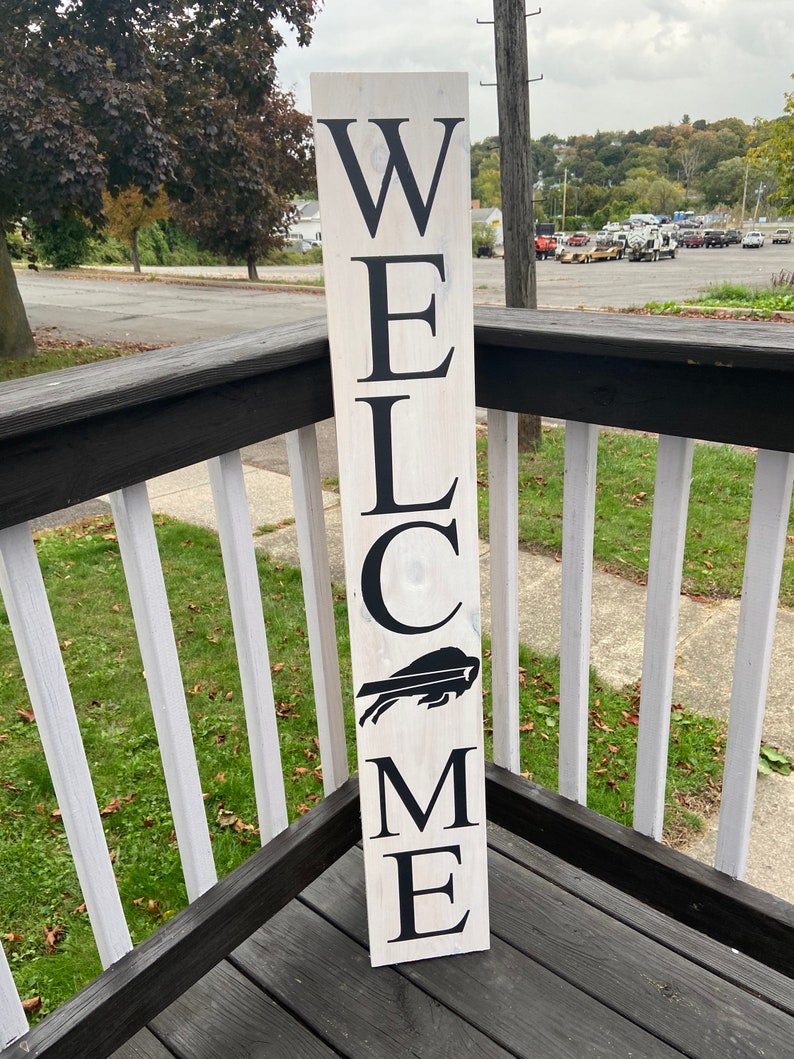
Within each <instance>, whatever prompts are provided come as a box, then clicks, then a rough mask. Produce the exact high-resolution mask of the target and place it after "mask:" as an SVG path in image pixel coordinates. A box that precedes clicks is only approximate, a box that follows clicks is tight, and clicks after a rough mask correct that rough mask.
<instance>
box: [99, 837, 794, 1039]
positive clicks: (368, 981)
mask: <svg viewBox="0 0 794 1059" xmlns="http://www.w3.org/2000/svg"><path fill="white" fill-rule="evenodd" d="M489 867H490V886H491V893H490V898H491V927H492V947H491V950H490V952H486V953H468V954H465V955H463V956H456V957H451V958H448V959H443V960H425V961H419V962H416V963H411V964H402V965H398V966H396V967H381V968H377V969H375V970H373V969H372V968H371V967H370V966H369V959H368V954H367V949H366V943H367V927H366V913H365V908H364V903H363V893H364V882H363V857H362V854H361V851H360V849H358V848H354V849H351V850H350V851H349V852H348V853H346V854H345V855H344V856H343V857H342V858H340V860H339V861H337V862H336V863H335V864H334V865H333V866H332V867H331V868H329V869H328V870H327V871H326V872H325V873H324V874H323V875H322V876H321V877H320V878H319V879H317V880H316V881H315V882H314V883H312V884H311V885H310V886H309V887H307V888H306V890H304V892H303V893H302V895H301V897H300V898H299V899H298V900H296V901H293V902H292V903H291V904H289V905H288V906H287V907H286V908H284V909H282V911H281V912H279V913H278V914H277V915H276V916H274V917H273V918H272V919H271V920H270V921H269V922H268V923H266V924H265V925H264V926H262V927H261V928H260V929H259V930H257V931H256V932H255V933H254V934H253V935H252V936H251V937H250V938H249V939H248V940H247V941H245V942H244V943H243V944H242V945H241V946H240V947H239V948H237V949H236V950H235V951H234V952H233V953H232V954H231V956H230V957H229V959H228V960H227V961H224V963H222V964H220V965H219V966H218V967H216V968H215V970H214V971H213V972H211V973H210V974H209V975H207V976H206V977H205V978H204V979H203V980H202V981H201V982H199V983H198V984H197V985H196V986H194V987H193V988H192V989H191V990H189V991H188V992H187V993H186V994H185V995H184V996H183V997H182V998H181V999H180V1000H179V1001H177V1002H176V1003H175V1004H173V1005H172V1006H171V1007H170V1008H169V1009H168V1010H167V1011H166V1012H163V1014H162V1015H160V1016H159V1017H158V1018H157V1019H155V1020H154V1022H153V1023H152V1024H151V1025H152V1030H153V1031H154V1033H155V1034H156V1036H157V1038H158V1039H159V1040H160V1041H162V1042H163V1045H164V1046H167V1048H168V1049H170V1053H168V1052H166V1053H164V1055H165V1054H173V1055H174V1056H176V1057H177V1059H183V1057H184V1059H187V1057H190V1059H205V1057H206V1059H209V1057H210V1056H215V1055H218V1054H224V1056H228V1057H234V1056H249V1055H257V1054H268V1055H271V1054H272V1055H281V1054H284V1055H286V1054H288V1049H292V1054H300V1055H307V1056H314V1055H318V1056H321V1055H331V1054H335V1055H345V1056H350V1057H353V1059H359V1057H365V1056H366V1057H383V1059H386V1057H387V1056H388V1057H391V1056H394V1055H400V1054H411V1055H416V1056H427V1057H434V1059H435V1057H436V1056H440V1057H441V1056H450V1057H452V1056H459V1055H472V1056H487V1057H491V1056H493V1057H494V1059H501V1057H503V1056H508V1055H512V1056H526V1057H527V1059H529V1057H537V1056H538V1055H543V1056H544V1059H585V1057H588V1056H602V1057H603V1056H609V1057H610V1059H618V1057H621V1056H626V1057H628V1056H632V1057H638V1056H646V1057H648V1059H671V1057H674V1056H682V1055H686V1056H691V1057H693V1059H713V1057H714V1056H720V1059H748V1057H751V1056H768V1055H786V1054H789V1052H791V1051H792V1041H793V1040H794V1036H793V1034H794V1022H792V1018H791V1014H790V1012H791V1010H794V983H792V982H791V981H790V980H789V979H787V978H785V976H783V975H781V974H779V973H778V972H776V971H771V970H769V969H768V968H766V967H764V966H763V965H762V964H759V963H757V962H756V961H754V960H752V959H750V958H749V957H746V956H743V955H742V954H741V953H737V952H733V951H731V950H730V949H729V948H728V947H726V946H724V945H722V944H721V943H719V942H716V941H713V940H712V939H709V938H704V937H703V936H702V935H700V934H698V933H697V932H695V931H692V930H691V929H689V928H687V927H683V926H681V924H678V923H675V922H674V921H672V920H670V919H669V918H668V917H667V916H665V915H663V914H661V913H659V912H657V911H654V910H653V909H649V908H648V907H647V906H645V905H644V904H642V903H641V902H639V901H637V900H635V899H633V898H630V897H626V896H625V895H624V894H621V893H620V892H619V891H617V890H615V889H614V888H613V887H612V886H610V885H609V884H606V883H604V882H603V881H600V880H597V879H593V878H591V877H590V876H588V875H587V874H586V873H584V872H582V871H581V870H580V869H577V868H572V867H571V866H570V865H569V864H567V863H565V862H564V861H562V860H560V858H558V857H556V856H555V855H554V854H550V853H548V852H546V851H544V850H541V849H538V848H537V847H535V846H533V845H532V844H531V843H529V842H527V841H526V840H524V839H521V838H517V837H516V836H515V835H512V834H510V833H508V832H506V831H504V830H503V829H501V828H499V827H497V826H495V825H489ZM715 968H717V969H718V970H715ZM761 996H764V997H766V998H767V999H761ZM263 1049H266V1051H263ZM138 1055H140V1056H141V1059H148V1053H146V1052H123V1053H120V1055H119V1059H133V1057H135V1056H138ZM154 1055H155V1056H158V1059H159V1053H154Z"/></svg>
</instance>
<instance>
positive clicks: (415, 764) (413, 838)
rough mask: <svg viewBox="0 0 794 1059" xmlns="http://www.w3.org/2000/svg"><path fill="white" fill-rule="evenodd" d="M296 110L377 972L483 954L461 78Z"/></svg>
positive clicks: (333, 86) (331, 85) (324, 78)
mask: <svg viewBox="0 0 794 1059" xmlns="http://www.w3.org/2000/svg"><path fill="white" fill-rule="evenodd" d="M312 100H313V110H314V123H315V149H316V152H317V173H318V183H319V193H320V202H321V208H322V212H323V257H324V264H325V276H326V306H327V311H328V329H329V338H330V345H331V364H332V371H333V377H334V403H335V409H336V426H337V433H338V440H339V460H340V488H341V499H342V515H343V529H344V542H345V566H346V572H347V597H348V608H349V615H350V632H351V656H352V665H353V679H354V694H355V697H356V703H357V706H358V724H357V735H358V762H359V769H360V781H361V802H362V824H363V833H364V843H365V849H364V856H365V869H366V876H367V892H368V898H367V907H368V919H369V940H370V953H371V958H372V962H373V964H375V965H379V964H386V963H394V962H397V961H403V960H410V959H423V958H426V957H430V956H436V955H443V954H449V953H454V952H464V951H471V950H475V949H483V948H487V947H488V944H489V931H488V915H487V861H486V844H485V797H484V762H483V750H482V743H483V732H482V698H481V695H482V691H481V680H480V670H481V663H480V616H479V584H478V582H479V540H478V534H477V517H476V515H477V512H476V454H475V445H474V432H473V430H472V424H473V422H474V359H473V321H472V316H473V314H472V285H471V230H470V208H469V207H470V190H469V184H470V177H469V162H468V120H467V112H468V100H467V77H466V75H465V74H409V75H394V74H367V75H358V74H320V75H314V76H313V77H312Z"/></svg>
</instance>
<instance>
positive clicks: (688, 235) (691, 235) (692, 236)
mask: <svg viewBox="0 0 794 1059" xmlns="http://www.w3.org/2000/svg"><path fill="white" fill-rule="evenodd" d="M705 243H706V240H705V238H704V236H703V232H696V231H694V230H692V229H690V230H689V231H686V232H682V233H681V238H680V239H679V240H678V245H679V246H685V247H687V249H689V250H694V249H696V248H697V247H700V246H704V245H705Z"/></svg>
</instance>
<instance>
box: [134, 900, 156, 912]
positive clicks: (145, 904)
mask: <svg viewBox="0 0 794 1059" xmlns="http://www.w3.org/2000/svg"><path fill="white" fill-rule="evenodd" d="M132 903H133V904H134V905H137V906H138V908H140V909H142V910H143V911H144V912H152V913H153V914H155V915H159V914H160V902H159V901H154V900H152V898H151V897H149V898H146V897H133V899H132Z"/></svg>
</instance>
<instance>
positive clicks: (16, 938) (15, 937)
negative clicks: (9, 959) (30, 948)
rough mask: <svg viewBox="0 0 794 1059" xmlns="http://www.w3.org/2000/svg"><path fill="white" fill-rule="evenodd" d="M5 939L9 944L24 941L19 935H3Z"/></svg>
mask: <svg viewBox="0 0 794 1059" xmlns="http://www.w3.org/2000/svg"><path fill="white" fill-rule="evenodd" d="M5 939H6V941H11V942H14V941H24V938H23V937H22V935H21V934H6V935H5Z"/></svg>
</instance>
